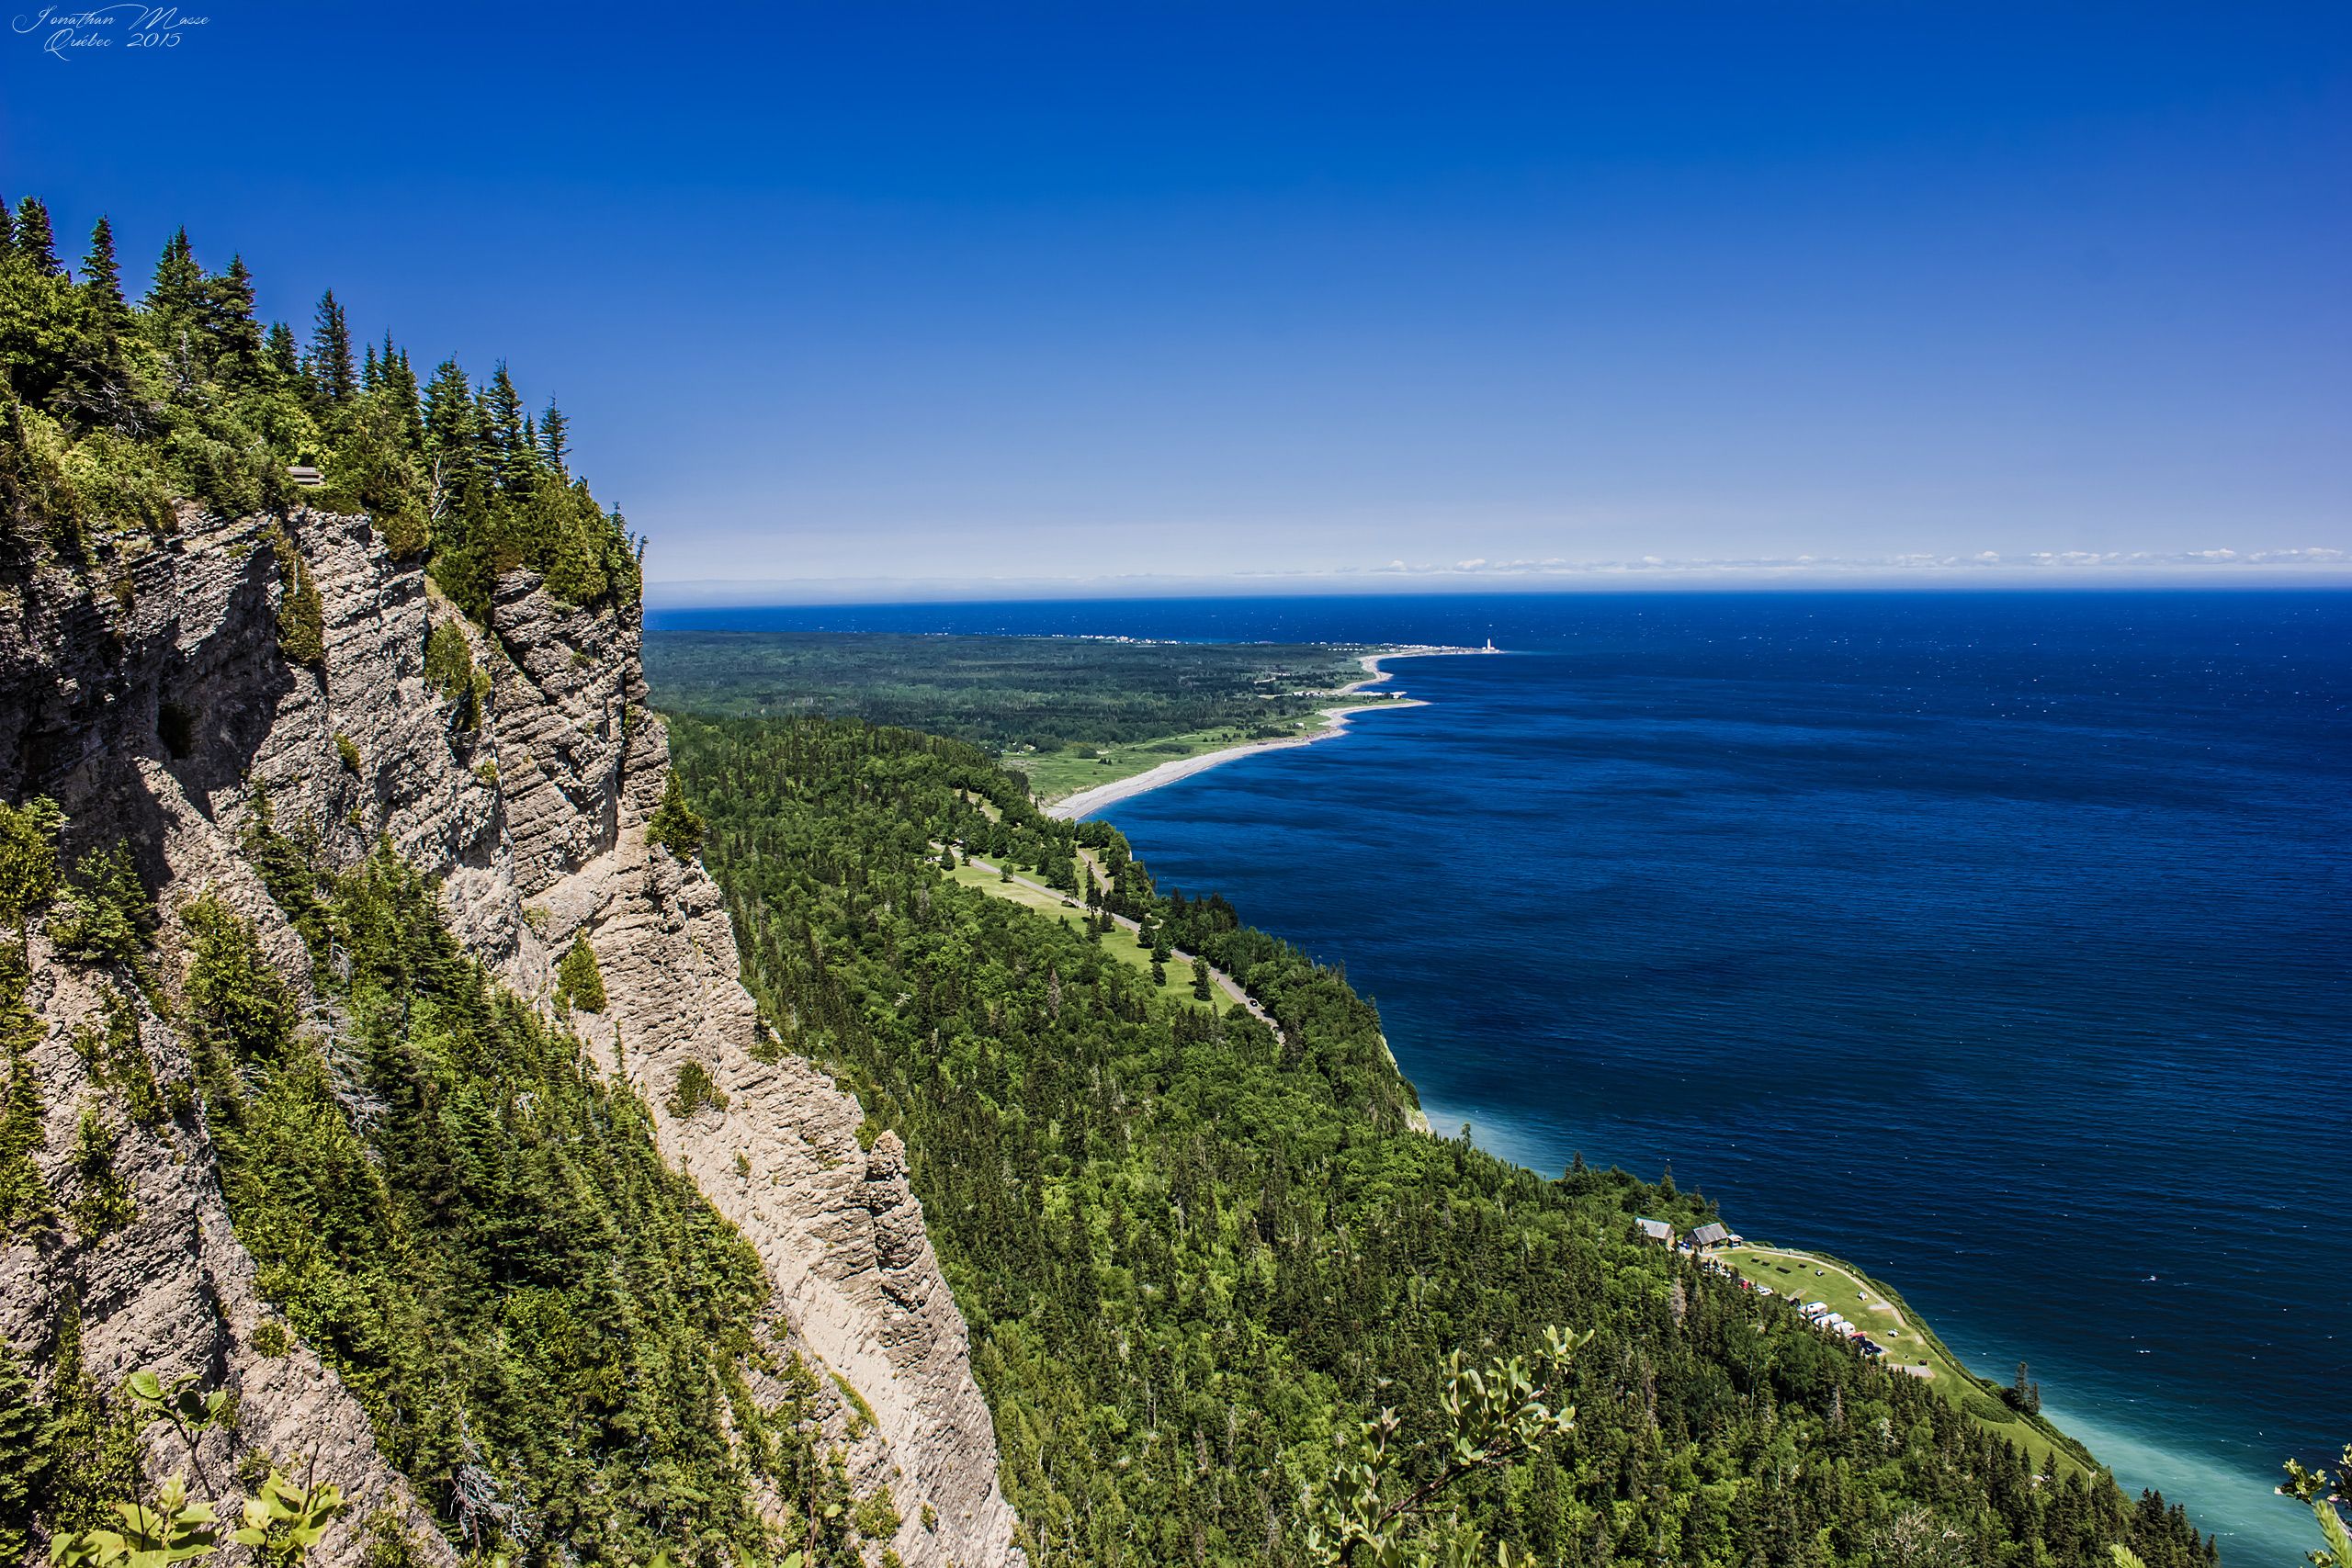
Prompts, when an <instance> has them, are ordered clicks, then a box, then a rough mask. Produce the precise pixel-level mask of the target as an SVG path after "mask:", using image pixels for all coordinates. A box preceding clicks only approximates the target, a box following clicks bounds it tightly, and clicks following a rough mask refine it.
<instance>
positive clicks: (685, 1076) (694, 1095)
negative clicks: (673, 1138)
mask: <svg viewBox="0 0 2352 1568" xmlns="http://www.w3.org/2000/svg"><path fill="white" fill-rule="evenodd" d="M705 1106H708V1107H709V1108H710V1109H711V1110H713V1111H725V1110H726V1109H727V1096H726V1095H725V1094H724V1093H723V1092H721V1091H720V1089H719V1087H718V1084H717V1083H716V1082H714V1081H713V1080H712V1078H711V1076H710V1069H709V1068H708V1067H706V1066H703V1065H702V1064H701V1063H700V1062H698V1061H695V1060H693V1059H691V1058H689V1059H688V1061H687V1063H686V1065H685V1066H683V1067H680V1068H679V1069H678V1081H677V1083H676V1084H675V1085H674V1086H673V1087H672V1089H671V1090H670V1114H671V1115H673V1116H674V1117H676V1118H678V1120H680V1121H681V1122H683V1121H684V1120H685V1119H686V1118H687V1117H689V1116H692V1115H693V1114H695V1112H696V1111H700V1110H702V1109H703V1107H705Z"/></svg>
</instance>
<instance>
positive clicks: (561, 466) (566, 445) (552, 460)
mask: <svg viewBox="0 0 2352 1568" xmlns="http://www.w3.org/2000/svg"><path fill="white" fill-rule="evenodd" d="M539 455H540V456H541V457H545V458H546V459H547V461H548V468H552V469H554V470H555V477H556V478H558V479H567V480H568V479H571V421H570V420H568V419H566V418H564V417H563V411H562V410H561V409H560V408H558V407H556V406H555V400H554V399H553V398H549V399H548V407H547V412H545V413H543V414H541V415H539Z"/></svg>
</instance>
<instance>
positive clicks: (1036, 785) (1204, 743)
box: [1001, 697, 1383, 801]
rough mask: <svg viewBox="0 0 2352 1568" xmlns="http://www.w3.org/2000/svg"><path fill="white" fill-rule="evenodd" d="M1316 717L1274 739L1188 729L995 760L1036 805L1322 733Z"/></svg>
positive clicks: (1293, 723) (1290, 725)
mask: <svg viewBox="0 0 2352 1568" xmlns="http://www.w3.org/2000/svg"><path fill="white" fill-rule="evenodd" d="M1382 702H1383V699H1381V698H1377V697H1374V698H1358V699H1351V698H1347V697H1333V698H1331V699H1330V700H1329V701H1328V702H1326V703H1324V704H1323V706H1324V707H1351V708H1352V707H1378V706H1380V705H1381V704H1382ZM1323 723H1324V720H1323V716H1322V714H1321V713H1320V712H1317V713H1312V714H1306V715H1303V716H1298V717H1295V718H1291V719H1286V720H1283V721H1282V722H1280V723H1278V724H1275V725H1272V726H1271V727H1269V728H1272V729H1273V730H1274V731H1275V732H1276V733H1275V734H1274V735H1271V736H1269V735H1263V734H1259V733H1256V732H1254V731H1251V730H1246V729H1240V728H1234V727H1232V726H1230V725H1227V726H1223V727H1220V728H1214V729H1194V730H1188V731H1186V732H1185V733H1184V734H1182V735H1167V736H1160V737H1157V738H1155V739H1150V740H1140V741H1136V742H1134V743H1132V744H1127V745H1118V744H1105V745H1102V746H1089V747H1084V748H1080V749H1077V750H1067V751H1038V752H1022V751H1012V752H1007V753H1006V754H1005V755H1004V756H1003V757H1002V759H1001V761H1003V763H1004V765H1005V766H1006V767H1008V768H1012V769H1014V770H1016V771H1017V772H1019V773H1023V774H1026V775H1027V777H1028V779H1029V787H1030V788H1031V790H1032V791H1034V792H1035V795H1036V796H1037V798H1038V799H1040V800H1046V801H1053V800H1059V799H1061V798H1062V797H1063V796H1064V795H1076V794H1077V793H1078V792H1079V791H1080V790H1082V789H1092V788H1093V787H1094V786H1095V785H1096V784H1114V783H1116V782H1117V781H1118V780H1120V779H1124V778H1131V777H1133V776H1134V775H1135V774H1136V773H1148V772H1149V771H1150V770H1152V769H1153V768H1156V767H1159V765H1160V764H1161V763H1163V762H1175V761H1182V760H1183V759H1184V758H1187V757H1198V756H1200V755H1202V754H1203V753H1204V752H1208V751H1222V750H1226V749H1227V747H1231V746H1245V745H1248V744H1249V743H1250V741H1251V740H1267V739H1279V738H1280V737H1282V736H1286V735H1306V734H1309V733H1311V732H1313V731H1315V730H1317V729H1320V728H1323Z"/></svg>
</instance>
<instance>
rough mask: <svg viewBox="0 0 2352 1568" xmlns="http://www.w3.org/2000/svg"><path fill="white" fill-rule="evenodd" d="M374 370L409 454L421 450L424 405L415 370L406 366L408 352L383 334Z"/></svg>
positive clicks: (390, 335)
mask: <svg viewBox="0 0 2352 1568" xmlns="http://www.w3.org/2000/svg"><path fill="white" fill-rule="evenodd" d="M376 372H377V374H378V375H379V377H381V378H382V379H383V384H384V395H385V397H386V398H388V399H389V400H390V402H391V407H392V412H393V413H394V414H395V415H397V416H398V419H399V424H400V434H401V445H402V446H403V447H404V448H405V449H406V450H407V451H409V452H411V453H421V452H423V451H424V402H423V400H421V399H420V398H419V396H418V393H417V386H416V372H415V371H414V370H413V369H411V368H410V367H409V363H408V355H407V354H406V353H405V352H404V351H402V350H401V349H397V348H395V347H393V346H392V334H391V333H385V334H384V351H383V353H381V354H379V355H377V356H376Z"/></svg>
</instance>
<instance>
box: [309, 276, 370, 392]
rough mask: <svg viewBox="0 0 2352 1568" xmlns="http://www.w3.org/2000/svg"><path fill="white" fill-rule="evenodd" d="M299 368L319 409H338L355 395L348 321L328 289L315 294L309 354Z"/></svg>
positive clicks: (355, 374) (356, 376)
mask: <svg viewBox="0 0 2352 1568" xmlns="http://www.w3.org/2000/svg"><path fill="white" fill-rule="evenodd" d="M302 368H303V372H304V374H305V375H306V376H308V377H309V378H310V383H311V398H312V399H313V400H315V401H316V402H317V403H318V404H319V406H320V407H322V408H326V409H339V408H341V407H343V406H344V405H345V404H346V403H348V402H350V401H351V400H352V399H353V398H354V397H356V396H357V395H358V391H359V373H358V372H357V371H356V369H354V368H353V367H352V360H351V323H350V322H349V321H347V320H345V317H344V313H343V307H342V305H340V304H339V303H337V302H336V300H335V297H334V289H332V288H330V289H328V290H327V291H326V292H325V293H324V294H322V295H320V296H319V309H318V314H317V316H316V318H315V325H314V326H313V327H312V329H311V355H310V358H309V360H308V361H307V362H306V363H305V364H304V365H303V367H302Z"/></svg>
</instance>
